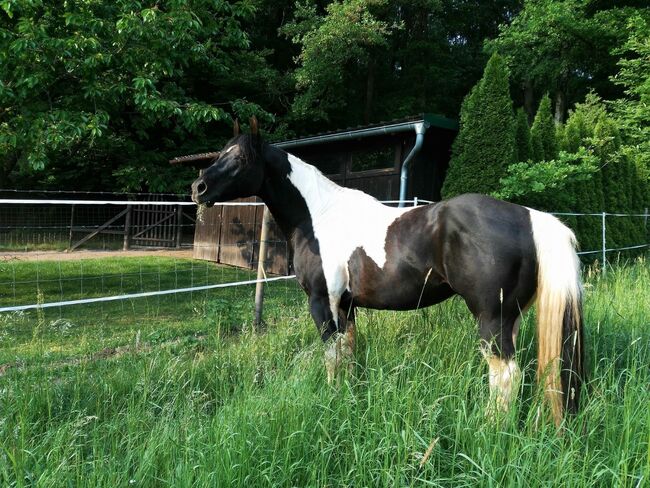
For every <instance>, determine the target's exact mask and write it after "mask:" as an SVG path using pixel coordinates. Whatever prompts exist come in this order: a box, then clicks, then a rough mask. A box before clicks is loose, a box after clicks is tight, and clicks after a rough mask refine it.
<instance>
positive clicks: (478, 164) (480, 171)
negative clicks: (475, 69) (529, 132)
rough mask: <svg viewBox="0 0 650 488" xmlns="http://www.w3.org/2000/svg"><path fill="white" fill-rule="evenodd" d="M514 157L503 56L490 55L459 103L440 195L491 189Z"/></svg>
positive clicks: (496, 184) (509, 103)
mask: <svg viewBox="0 0 650 488" xmlns="http://www.w3.org/2000/svg"><path fill="white" fill-rule="evenodd" d="M514 158H515V119H514V115H513V111H512V101H511V99H510V91H509V83H508V71H507V68H506V66H505V62H504V60H503V58H502V57H501V56H499V55H498V54H494V55H492V57H491V58H490V60H489V61H488V63H487V66H486V67H485V72H484V74H483V78H481V80H480V81H479V83H478V84H477V85H476V86H475V87H474V89H473V90H472V91H471V93H470V94H469V95H468V97H467V98H466V99H465V102H463V107H462V109H461V116H460V132H459V134H458V137H457V139H456V141H455V142H454V146H453V151H452V158H451V161H450V163H449V170H448V171H447V176H446V178H445V183H444V186H443V189H442V192H443V196H444V197H445V198H449V197H452V196H454V195H458V194H461V193H467V192H477V193H485V194H489V193H491V192H493V191H495V190H496V189H497V187H498V185H499V178H500V177H501V176H502V175H503V173H504V172H505V168H506V167H507V165H508V164H510V163H513V162H514Z"/></svg>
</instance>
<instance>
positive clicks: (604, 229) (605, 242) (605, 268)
mask: <svg viewBox="0 0 650 488" xmlns="http://www.w3.org/2000/svg"><path fill="white" fill-rule="evenodd" d="M606 216H607V214H606V213H605V212H603V213H602V219H601V222H602V223H601V225H602V231H603V236H602V241H603V242H602V244H603V276H604V275H605V274H607V232H606V228H605V217H606Z"/></svg>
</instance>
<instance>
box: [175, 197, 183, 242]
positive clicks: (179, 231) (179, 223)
mask: <svg viewBox="0 0 650 488" xmlns="http://www.w3.org/2000/svg"><path fill="white" fill-rule="evenodd" d="M182 238H183V207H182V206H181V205H176V249H180V247H181V239H182Z"/></svg>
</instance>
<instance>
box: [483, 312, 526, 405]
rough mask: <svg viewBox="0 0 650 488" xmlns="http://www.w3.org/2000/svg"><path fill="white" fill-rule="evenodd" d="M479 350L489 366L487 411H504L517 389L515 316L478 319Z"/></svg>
mask: <svg viewBox="0 0 650 488" xmlns="http://www.w3.org/2000/svg"><path fill="white" fill-rule="evenodd" d="M479 320H480V334H481V352H482V353H483V357H484V358H485V360H486V362H487V363H488V367H489V368H490V376H489V382H490V403H489V405H488V414H489V415H493V414H494V413H496V412H507V411H508V410H509V408H510V404H511V403H512V401H513V399H514V398H515V397H516V395H517V392H518V391H519V385H520V382H521V370H520V369H519V366H518V365H517V362H516V360H515V344H514V339H515V337H516V334H517V331H518V329H519V317H517V318H516V319H514V320H512V319H510V320H505V321H504V320H502V319H501V318H500V317H499V318H497V319H495V318H486V317H481V318H480V319H479Z"/></svg>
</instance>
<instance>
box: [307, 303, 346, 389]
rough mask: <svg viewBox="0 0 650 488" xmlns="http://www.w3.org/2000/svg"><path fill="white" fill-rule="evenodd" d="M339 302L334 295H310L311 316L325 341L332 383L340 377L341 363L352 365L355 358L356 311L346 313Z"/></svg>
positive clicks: (327, 365) (329, 377)
mask: <svg viewBox="0 0 650 488" xmlns="http://www.w3.org/2000/svg"><path fill="white" fill-rule="evenodd" d="M339 304H340V298H337V297H334V296H332V295H329V296H322V295H311V296H310V297H309V307H310V311H311V316H312V318H313V319H314V323H315V324H316V328H317V329H318V331H319V333H320V335H321V339H323V342H324V343H325V369H326V371H327V382H328V383H330V384H331V383H332V382H333V381H334V380H335V379H336V378H337V377H338V373H339V371H340V370H341V365H342V364H343V363H347V364H348V367H352V362H353V359H354V339H355V336H354V332H355V328H354V312H353V310H350V312H349V313H344V312H343V311H342V310H341V309H340V308H339ZM334 311H336V314H335V313H334Z"/></svg>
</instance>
